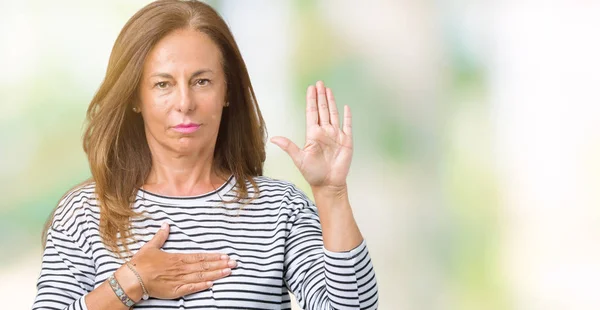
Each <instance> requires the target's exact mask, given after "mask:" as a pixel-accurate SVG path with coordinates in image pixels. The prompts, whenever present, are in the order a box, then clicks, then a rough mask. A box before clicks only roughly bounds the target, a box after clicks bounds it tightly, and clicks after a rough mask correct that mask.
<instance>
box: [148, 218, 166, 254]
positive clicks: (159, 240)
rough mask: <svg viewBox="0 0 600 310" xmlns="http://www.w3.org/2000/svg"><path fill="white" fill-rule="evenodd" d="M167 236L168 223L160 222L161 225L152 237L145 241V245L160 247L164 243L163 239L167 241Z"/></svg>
mask: <svg viewBox="0 0 600 310" xmlns="http://www.w3.org/2000/svg"><path fill="white" fill-rule="evenodd" d="M167 238H169V224H167V223H166V222H165V223H162V226H161V227H160V229H159V230H158V231H157V232H156V234H155V235H154V237H152V240H150V241H148V243H146V245H145V246H150V247H154V248H157V249H160V248H161V247H162V246H163V244H165V241H167Z"/></svg>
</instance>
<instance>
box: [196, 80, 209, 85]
mask: <svg viewBox="0 0 600 310" xmlns="http://www.w3.org/2000/svg"><path fill="white" fill-rule="evenodd" d="M208 83H210V80H209V79H199V80H196V82H195V83H194V84H195V85H199V86H206V85H208Z"/></svg>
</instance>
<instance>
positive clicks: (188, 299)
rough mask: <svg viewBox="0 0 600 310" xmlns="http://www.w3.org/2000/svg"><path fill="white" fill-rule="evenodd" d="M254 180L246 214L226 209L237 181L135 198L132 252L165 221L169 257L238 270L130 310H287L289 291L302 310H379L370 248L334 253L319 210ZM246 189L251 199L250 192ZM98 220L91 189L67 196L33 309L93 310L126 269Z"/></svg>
mask: <svg viewBox="0 0 600 310" xmlns="http://www.w3.org/2000/svg"><path fill="white" fill-rule="evenodd" d="M255 180H256V182H257V184H258V186H259V193H260V194H259V196H258V198H257V199H255V200H253V201H252V202H251V203H250V204H247V205H245V206H243V207H241V208H240V205H239V204H236V203H232V202H224V201H229V200H231V199H232V198H234V197H235V184H236V181H235V178H234V177H233V176H231V177H230V178H229V179H228V180H227V182H225V184H223V185H222V186H221V187H219V188H218V189H216V190H215V191H213V192H210V193H207V194H204V195H201V196H194V197H167V196H161V195H157V194H154V193H151V192H148V191H145V190H143V189H141V190H138V192H137V193H136V198H135V202H134V204H133V205H132V208H134V210H135V211H138V212H145V214H146V215H147V216H146V217H144V218H136V219H133V220H132V234H133V235H134V236H135V239H136V240H137V241H136V242H134V243H133V244H132V245H131V246H130V249H131V250H132V252H133V254H135V253H136V252H137V251H138V250H139V249H140V247H142V246H143V245H144V244H145V243H146V242H148V241H149V240H150V239H152V237H153V236H154V234H155V233H156V232H157V231H158V229H159V228H160V225H161V223H162V222H165V221H166V222H168V223H169V224H170V234H169V238H168V239H167V241H166V242H165V244H164V245H163V247H162V249H163V250H164V251H166V252H169V253H200V252H208V253H210V252H216V253H223V254H227V255H229V256H230V257H231V258H232V259H235V260H236V261H237V263H238V266H237V267H236V268H234V269H233V270H232V273H231V275H229V276H227V277H225V278H222V279H219V280H216V281H214V285H213V287H211V288H210V289H207V290H204V291H200V292H196V293H193V294H189V295H185V296H182V297H180V298H176V299H168V300H167V299H158V298H152V297H150V299H148V300H142V301H140V302H139V303H137V304H136V305H135V306H134V308H135V309H291V302H290V297H289V294H288V291H290V292H292V293H293V294H294V295H295V297H296V299H297V301H298V303H299V305H300V307H301V308H302V309H319V310H321V309H376V308H377V304H378V288H377V281H376V279H375V271H374V269H373V265H372V263H371V259H370V256H369V252H368V250H367V246H366V244H365V242H364V241H363V242H362V243H361V244H360V245H359V246H358V247H356V248H355V249H352V250H350V251H348V252H330V251H328V250H327V249H325V248H324V246H323V238H322V231H321V225H320V222H319V217H318V214H317V208H316V207H315V205H314V203H313V202H311V201H310V200H309V199H308V198H307V196H306V195H305V194H304V193H303V192H302V191H300V190H299V189H298V188H296V187H295V186H294V185H293V184H291V183H289V182H285V181H280V180H275V179H271V178H268V177H256V178H255ZM248 185H250V183H249V182H248ZM249 190H250V195H251V197H252V194H253V193H254V192H253V190H252V187H251V186H250V187H249ZM99 217H100V213H99V207H98V202H97V200H96V198H95V194H94V183H90V184H88V185H86V186H83V187H80V188H77V189H75V190H73V191H71V192H70V193H68V194H67V195H66V196H65V198H64V199H63V200H62V201H61V202H60V203H59V207H58V209H57V210H56V212H55V214H54V219H53V222H52V225H51V226H50V228H49V230H48V239H47V243H46V247H45V250H44V254H43V259H42V269H41V273H40V276H39V279H38V282H37V296H36V298H35V301H34V304H33V307H32V309H68V310H71V309H73V310H74V309H77V310H82V309H85V310H87V307H86V304H85V301H84V297H85V295H86V294H87V293H88V292H90V291H92V290H93V289H94V288H96V287H98V286H100V285H101V284H102V283H103V282H104V281H105V280H106V279H107V278H108V277H109V276H110V275H111V273H113V272H114V271H115V270H116V269H118V268H119V267H120V266H121V265H122V264H123V263H124V262H125V261H124V260H121V259H118V258H117V256H116V255H115V254H114V253H113V252H111V251H109V250H108V249H107V248H106V247H105V246H104V244H103V243H102V241H101V239H100V236H99V231H98V225H99ZM115 298H116V297H115Z"/></svg>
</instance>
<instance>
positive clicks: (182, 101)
mask: <svg viewBox="0 0 600 310" xmlns="http://www.w3.org/2000/svg"><path fill="white" fill-rule="evenodd" d="M180 85H181V86H180V90H179V100H178V101H179V102H178V104H177V111H179V112H181V113H188V112H190V111H194V109H196V104H195V102H194V99H193V98H192V96H190V89H189V87H187V85H185V84H184V83H180Z"/></svg>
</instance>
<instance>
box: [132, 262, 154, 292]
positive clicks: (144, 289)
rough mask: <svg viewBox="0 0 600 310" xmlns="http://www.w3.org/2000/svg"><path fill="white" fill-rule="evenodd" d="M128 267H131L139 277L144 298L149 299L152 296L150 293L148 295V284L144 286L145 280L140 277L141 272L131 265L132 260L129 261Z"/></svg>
mask: <svg viewBox="0 0 600 310" xmlns="http://www.w3.org/2000/svg"><path fill="white" fill-rule="evenodd" d="M127 267H129V269H130V270H131V271H132V272H133V274H135V277H136V278H137V279H138V282H140V285H141V286H142V292H143V295H142V299H143V300H148V298H150V295H148V291H147V290H146V286H144V281H142V277H140V274H139V273H138V272H137V271H136V270H135V268H133V266H131V263H130V262H127Z"/></svg>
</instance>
